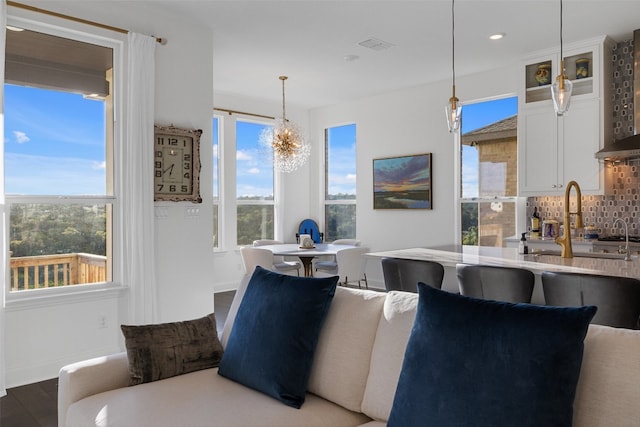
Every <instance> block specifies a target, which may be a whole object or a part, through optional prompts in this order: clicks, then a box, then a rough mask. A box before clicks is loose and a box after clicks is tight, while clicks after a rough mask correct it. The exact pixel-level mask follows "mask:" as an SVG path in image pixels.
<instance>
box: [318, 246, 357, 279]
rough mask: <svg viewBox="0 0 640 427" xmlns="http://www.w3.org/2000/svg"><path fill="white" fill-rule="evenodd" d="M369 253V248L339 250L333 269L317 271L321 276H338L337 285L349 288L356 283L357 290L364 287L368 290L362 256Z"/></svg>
mask: <svg viewBox="0 0 640 427" xmlns="http://www.w3.org/2000/svg"><path fill="white" fill-rule="evenodd" d="M367 252H369V248H365V247H362V246H356V247H353V248H344V249H340V250H339V251H338V252H337V253H336V266H335V268H333V269H317V270H316V271H317V272H319V273H320V275H321V276H325V275H326V276H340V279H339V280H338V284H340V285H342V286H349V283H357V284H358V288H360V287H362V286H361V285H362V282H363V281H364V286H365V288H366V289H369V283H368V282H367V275H366V273H365V272H364V266H365V261H366V260H365V258H364V254H366V253H367Z"/></svg>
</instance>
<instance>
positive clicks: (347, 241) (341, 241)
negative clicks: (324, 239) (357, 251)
mask: <svg viewBox="0 0 640 427" xmlns="http://www.w3.org/2000/svg"><path fill="white" fill-rule="evenodd" d="M331 244H332V245H351V246H360V240H358V239H336V240H334V241H333V242H331Z"/></svg>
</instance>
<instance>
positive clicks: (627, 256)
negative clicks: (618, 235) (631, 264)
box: [613, 218, 631, 261]
mask: <svg viewBox="0 0 640 427" xmlns="http://www.w3.org/2000/svg"><path fill="white" fill-rule="evenodd" d="M618 221H620V222H622V223H623V224H624V260H625V261H630V260H631V251H629V225H628V224H627V221H625V220H624V219H622V218H616V220H615V221H613V226H614V227H615V226H616V224H617V223H618ZM618 253H622V252H621V250H620V249H618Z"/></svg>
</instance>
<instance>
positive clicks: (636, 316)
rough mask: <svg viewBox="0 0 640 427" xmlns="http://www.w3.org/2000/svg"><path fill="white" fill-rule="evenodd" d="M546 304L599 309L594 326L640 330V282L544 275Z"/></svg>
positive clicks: (621, 278) (574, 275) (604, 277)
mask: <svg viewBox="0 0 640 427" xmlns="http://www.w3.org/2000/svg"><path fill="white" fill-rule="evenodd" d="M542 290H543V292H544V299H545V302H546V304H547V305H554V306H583V305H595V306H596V307H598V311H597V312H596V315H595V316H594V317H593V320H592V321H591V323H595V324H597V325H605V326H613V327H616V328H626V329H640V323H639V322H640V280H638V279H634V278H631V277H614V276H602V275H595V274H582V273H558V272H551V271H544V272H543V273H542Z"/></svg>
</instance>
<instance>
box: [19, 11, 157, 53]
mask: <svg viewBox="0 0 640 427" xmlns="http://www.w3.org/2000/svg"><path fill="white" fill-rule="evenodd" d="M7 6H13V7H17V8H18V9H25V10H29V11H31V12H37V13H42V14H44V15H49V16H55V17H56V18H62V19H66V20H68V21H73V22H79V23H81V24H87V25H91V26H94V27H98V28H102V29H105V30H109V31H115V32H116V33H122V34H128V33H129V30H125V29H124V28H118V27H113V26H111V25H107V24H101V23H99V22H94V21H89V20H87V19H82V18H76V17H75V16H69V15H64V14H62V13H58V12H52V11H50V10H45V9H40V8H38V7H35V6H29V5H27V4H22V3H17V2H15V1H11V0H7ZM151 37H153V38H155V39H156V42H158V43H160V44H162V45H164V44H167V39H163V38H162V37H156V36H151Z"/></svg>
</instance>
